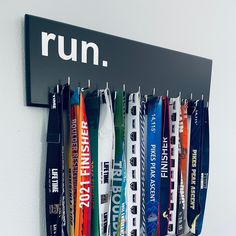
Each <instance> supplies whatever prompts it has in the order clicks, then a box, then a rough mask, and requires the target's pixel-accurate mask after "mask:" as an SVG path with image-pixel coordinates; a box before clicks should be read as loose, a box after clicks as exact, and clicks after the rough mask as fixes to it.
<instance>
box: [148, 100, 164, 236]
mask: <svg viewBox="0 0 236 236" xmlns="http://www.w3.org/2000/svg"><path fill="white" fill-rule="evenodd" d="M147 134H148V135H147V156H146V158H147V159H146V193H145V198H146V201H145V202H146V206H145V210H146V214H145V215H146V217H145V222H146V235H148V236H153V235H157V227H158V223H159V222H158V208H159V195H160V192H159V190H160V173H159V167H160V164H161V143H162V99H161V98H160V99H158V98H153V99H152V100H150V101H149V102H148V105H147Z"/></svg>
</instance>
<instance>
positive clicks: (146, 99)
mask: <svg viewBox="0 0 236 236" xmlns="http://www.w3.org/2000/svg"><path fill="white" fill-rule="evenodd" d="M144 98H145V102H147V101H148V95H147V94H145V95H144Z"/></svg>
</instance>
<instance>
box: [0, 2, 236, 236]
mask: <svg viewBox="0 0 236 236" xmlns="http://www.w3.org/2000/svg"><path fill="white" fill-rule="evenodd" d="M235 9H236V2H235V1H233V0H224V1H218V0H214V1H213V0H198V1H195V0H182V1H171V0H165V1H160V0H150V1H141V0H130V1H125V0H120V1H108V0H100V1H81V0H71V1H54V0H52V1H46V0H41V1H29V0H22V1H12V0H8V1H1V3H0V32H1V34H0V72H1V86H0V106H1V112H0V113H1V116H0V143H1V149H0V155H1V158H0V191H1V194H0V209H1V214H0V226H1V227H0V235H9V236H12V235H17V236H45V235H46V231H45V217H44V195H43V193H44V192H43V191H44V170H45V153H46V152H45V151H46V150H45V144H46V143H45V137H46V136H45V135H46V129H47V117H48V111H47V109H42V108H32V107H26V106H25V100H26V99H25V76H24V75H25V71H24V41H23V33H24V30H23V16H24V14H25V13H28V14H32V15H38V16H42V17H46V18H50V19H54V20H58V21H62V22H67V23H70V24H74V25H78V26H82V27H85V28H90V29H94V30H98V31H102V32H106V33H110V34H114V35H117V36H122V37H125V38H130V39H134V40H138V41H141V42H145V43H150V44H154V45H158V46H161V47H166V48H170V49H174V50H177V51H182V52H186V53H191V54H195V55H199V56H203V57H207V58H211V59H213V61H214V62H213V74H212V87H211V99H210V123H211V124H210V125H211V126H210V128H211V168H210V172H211V173H210V188H209V195H208V202H207V210H206V218H205V223H204V231H203V233H202V235H203V236H222V235H225V236H231V235H234V233H233V232H232V230H233V229H232V228H233V226H234V224H235V212H236V205H235V204H234V201H235V195H236V190H235V188H234V187H233V184H234V182H235V179H236V174H235V173H236V171H235V165H236V158H235V157H234V155H235V154H234V153H233V148H234V145H235V143H234V142H235V136H236V128H235V126H234V123H235V122H234V121H235V116H236V109H235V108H234V107H235V104H234V97H235V94H234V92H235V88H236V82H235V81H234V79H235V78H236V70H235V64H236V54H235V52H236V32H235V25H236V14H235Z"/></svg>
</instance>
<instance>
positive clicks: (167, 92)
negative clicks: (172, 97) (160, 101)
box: [166, 89, 169, 97]
mask: <svg viewBox="0 0 236 236" xmlns="http://www.w3.org/2000/svg"><path fill="white" fill-rule="evenodd" d="M166 96H167V97H169V89H167V90H166Z"/></svg>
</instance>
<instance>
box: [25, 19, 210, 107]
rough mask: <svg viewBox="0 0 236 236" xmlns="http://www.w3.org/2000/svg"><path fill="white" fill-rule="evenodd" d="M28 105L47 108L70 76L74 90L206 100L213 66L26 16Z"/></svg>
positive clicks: (195, 57)
mask: <svg viewBox="0 0 236 236" xmlns="http://www.w3.org/2000/svg"><path fill="white" fill-rule="evenodd" d="M25 43H26V92H27V105H28V106H39V107H45V106H47V105H48V91H49V88H53V87H54V86H55V84H57V83H58V82H59V81H61V83H65V82H66V81H67V78H68V76H69V77H70V78H71V85H72V87H76V86H78V84H79V83H80V85H81V86H86V85H87V80H88V79H90V80H91V84H92V87H94V88H104V87H105V84H106V82H109V87H110V88H111V89H118V88H120V89H121V88H122V84H126V88H127V90H128V91H133V92H135V91H137V90H138V87H139V86H141V91H142V93H143V94H151V93H152V89H153V88H154V87H155V88H156V91H157V92H156V93H157V94H158V95H164V94H166V91H167V90H169V94H170V96H177V95H178V94H179V92H182V97H185V98H189V97H190V94H191V93H192V94H193V97H194V99H199V98H201V96H202V94H203V95H204V98H205V100H207V101H208V100H209V93H210V81H211V69H212V61H211V60H209V59H206V58H202V57H198V56H193V55H189V54H185V53H181V52H177V51H173V50H169V49H165V48H161V47H157V46H152V45H148V44H144V43H140V42H136V41H132V40H128V39H124V38H120V37H116V36H112V35H108V34H105V33H100V32H96V31H93V30H88V29H84V28H81V27H77V26H73V25H69V24H64V23H60V22H56V21H52V20H48V19H43V18H40V17H36V16H31V15H26V16H25Z"/></svg>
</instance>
